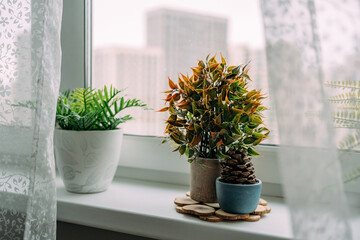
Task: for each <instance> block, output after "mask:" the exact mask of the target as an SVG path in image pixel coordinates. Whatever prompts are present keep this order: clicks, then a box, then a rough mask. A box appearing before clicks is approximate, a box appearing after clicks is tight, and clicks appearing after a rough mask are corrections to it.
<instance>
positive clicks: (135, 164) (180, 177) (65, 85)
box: [61, 0, 360, 196]
mask: <svg viewBox="0 0 360 240" xmlns="http://www.w3.org/2000/svg"><path fill="white" fill-rule="evenodd" d="M74 23H76V24H74ZM61 33H62V37H61V44H62V51H63V59H62V63H63V65H62V81H61V91H64V90H66V89H69V88H76V87H90V86H91V83H92V66H91V64H92V34H93V31H92V0H82V1H73V0H64V11H63V21H62V31H61ZM162 140H163V138H162V137H156V136H141V135H131V134H124V138H123V143H122V151H121V157H120V160H119V164H118V169H117V173H116V176H117V177H126V178H132V179H141V180H148V181H157V182H165V183H173V184H180V185H188V184H189V172H190V170H189V168H190V167H189V163H188V162H187V161H186V159H185V157H180V156H179V154H178V153H177V152H172V148H171V146H170V145H169V144H161V141H162ZM154 149H156V151H154ZM258 150H259V152H260V153H261V154H262V156H261V157H257V158H254V160H253V161H254V165H255V169H256V173H257V176H258V177H259V178H260V179H261V180H262V182H263V184H264V187H263V194H265V195H272V196H283V193H282V179H281V166H280V163H279V161H278V151H279V146H277V145H271V144H260V145H259V146H258ZM351 155H352V157H351V159H350V161H349V162H348V163H347V164H345V165H348V166H349V164H350V165H351V164H355V163H356V160H357V159H360V152H352V153H351ZM345 167H346V166H345ZM345 189H346V190H347V191H348V192H353V193H356V194H358V193H360V184H348V185H346V186H345Z"/></svg>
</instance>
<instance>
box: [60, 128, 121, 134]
mask: <svg viewBox="0 0 360 240" xmlns="http://www.w3.org/2000/svg"><path fill="white" fill-rule="evenodd" d="M55 131H64V132H81V133H84V132H88V133H90V132H93V133H96V132H117V131H118V132H122V131H123V129H122V128H115V129H111V130H68V129H62V128H59V127H55Z"/></svg>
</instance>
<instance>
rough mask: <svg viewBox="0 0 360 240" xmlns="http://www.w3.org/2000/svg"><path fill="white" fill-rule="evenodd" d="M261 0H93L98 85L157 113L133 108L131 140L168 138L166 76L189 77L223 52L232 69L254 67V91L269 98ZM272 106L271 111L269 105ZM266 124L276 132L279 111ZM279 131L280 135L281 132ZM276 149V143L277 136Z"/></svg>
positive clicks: (95, 80)
mask: <svg viewBox="0 0 360 240" xmlns="http://www.w3.org/2000/svg"><path fill="white" fill-rule="evenodd" d="M261 21H262V19H261V15H260V6H259V1H253V0H243V1H233V0H226V1H216V0H214V1H204V0H197V1H191V0H187V1H166V0H159V1H147V0H134V1H131V2H126V4H124V2H123V1H117V0H93V78H92V81H93V86H94V87H98V88H100V87H103V86H104V85H105V84H106V85H110V84H112V85H113V86H115V87H116V88H118V89H126V93H127V94H128V95H129V96H131V97H136V98H140V99H142V100H143V101H144V102H145V103H147V104H148V105H149V107H151V108H152V109H153V110H149V111H142V110H132V112H131V114H133V115H134V117H135V120H132V121H129V122H128V123H126V124H125V126H124V127H123V128H124V131H125V133H128V134H136V135H152V136H162V135H163V132H164V120H165V118H166V116H167V113H158V112H156V110H158V109H161V108H163V105H164V101H163V100H162V99H163V98H164V97H165V96H164V94H161V92H163V91H166V90H168V86H167V82H168V81H167V77H168V76H169V77H170V78H171V79H173V80H175V81H177V77H178V74H179V73H180V72H181V73H183V74H190V73H191V69H190V67H193V66H195V65H197V60H198V59H204V58H205V57H206V56H207V55H208V54H209V53H211V54H215V53H216V54H217V55H218V57H220V56H219V55H220V53H221V54H222V55H223V56H224V57H226V59H227V61H228V64H230V65H239V64H246V63H247V62H250V66H251V73H250V77H252V79H253V85H254V86H253V87H256V88H262V89H263V90H264V92H265V93H267V92H268V83H267V72H266V62H265V61H266V60H265V49H264V37H263V29H262V22H261ZM264 104H265V105H267V106H271V102H270V99H267V100H265V102H264ZM266 117H267V118H266V120H265V121H266V122H267V124H268V125H269V127H270V128H271V129H276V126H275V122H276V121H275V115H274V111H268V112H267V116H266ZM275 132H276V131H273V133H275ZM269 142H270V143H277V142H278V141H277V138H276V135H273V136H271V138H270V141H269Z"/></svg>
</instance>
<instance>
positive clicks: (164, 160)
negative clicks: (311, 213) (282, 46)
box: [61, 0, 359, 195]
mask: <svg viewBox="0 0 360 240" xmlns="http://www.w3.org/2000/svg"><path fill="white" fill-rule="evenodd" d="M81 2H82V3H81ZM90 2H91V1H90V0H89V1H88V0H84V1H71V0H65V1H64V6H65V7H66V9H68V11H66V12H64V14H66V15H65V16H64V17H63V25H62V31H63V32H65V34H62V35H63V37H62V50H63V64H62V65H63V71H62V83H61V84H62V87H61V89H62V90H66V89H68V88H74V87H84V86H89V85H86V84H85V82H87V81H85V80H84V79H85V78H86V77H85V75H86V74H85V73H86V72H87V70H86V65H88V66H90V65H89V62H90V61H89V57H88V56H87V54H86V51H85V49H86V45H87V44H89V43H91V38H88V37H89V36H87V35H89V33H90V32H91V31H84V30H91V29H88V28H87V26H86V24H85V23H86V20H85V17H86V16H87V17H89V16H91V15H90V13H89V12H90V11H88V8H90V7H91V4H89V5H87V6H86V5H85V9H86V11H84V3H90ZM132 2H134V4H133V5H132V4H131V5H130V3H129V2H126V1H115V0H113V1H111V0H103V1H100V0H93V5H92V8H93V14H92V22H93V27H92V31H93V49H92V50H93V55H94V57H93V59H92V60H93V65H92V66H93V69H92V71H93V74H92V79H93V86H95V87H97V84H98V86H101V84H104V83H101V82H100V81H98V80H100V79H101V81H103V80H106V79H107V80H109V79H110V76H111V75H110V73H111V74H113V73H114V72H115V71H116V72H117V73H119V72H120V73H121V69H119V68H117V66H113V67H112V68H110V66H109V68H108V70H107V72H106V71H105V72H106V74H107V75H106V77H104V78H98V77H97V76H99V75H96V71H99V67H100V65H99V61H101V60H100V58H99V56H98V55H97V54H96V52H97V51H99V52H101V51H104V52H105V50H104V49H106V48H107V47H109V46H115V45H120V47H118V48H119V49H120V50H121V51H123V52H124V53H123V55H122V56H118V61H119V62H120V61H123V62H126V64H128V65H127V66H130V67H129V68H131V69H130V70H132V72H134V70H133V69H135V71H136V72H138V71H139V69H145V70H144V71H147V72H150V70H153V69H157V68H158V66H160V64H164V62H162V63H161V61H163V60H161V59H157V60H156V58H154V57H153V56H158V58H163V57H164V56H162V54H164V53H162V50H159V49H156V47H154V48H153V47H152V48H148V47H147V45H146V44H147V40H146V36H147V31H146V29H147V27H146V19H147V18H146V12H156V11H155V10H156V9H159V8H160V9H163V10H162V11H165V10H166V9H167V10H168V11H170V10H171V11H172V12H182V13H184V12H190V13H193V14H195V15H201V16H204V15H205V16H209V15H211V16H214V17H215V18H217V19H224V18H226V19H228V20H227V21H226V23H227V37H226V39H227V41H228V43H229V44H230V43H231V44H233V45H235V46H234V48H232V50H226V51H224V50H221V48H220V47H214V48H215V50H207V51H206V52H205V53H201V54H197V55H196V56H193V57H191V59H190V60H188V61H189V62H187V63H186V64H184V65H183V67H184V68H185V69H184V70H183V69H181V67H179V68H176V72H175V75H176V73H177V72H182V73H185V72H186V69H189V67H191V66H193V65H194V64H196V59H198V58H200V57H202V58H204V57H205V56H206V55H207V52H214V51H217V52H219V51H220V50H221V51H222V53H223V54H224V56H227V58H228V60H229V61H232V59H235V61H236V63H245V62H247V61H249V60H251V64H252V71H253V72H252V74H251V75H250V76H252V78H253V80H254V85H255V87H261V88H263V89H264V91H265V92H268V89H267V83H266V81H263V83H262V84H263V85H260V83H259V82H258V79H264V78H265V77H266V75H265V74H264V73H265V72H266V71H264V72H262V71H261V72H260V71H259V70H257V68H258V69H262V68H265V67H266V62H265V58H264V42H263V39H264V37H263V36H262V32H263V30H262V20H261V14H260V9H259V2H258V1H252V0H243V1H230V0H226V1H221V2H220V1H207V2H206V4H203V3H201V1H200V0H199V1H193V2H191V1H176V2H175V1H162V0H158V1H146V0H144V1H140V0H136V1H135V0H134V1H132ZM125 3H126V4H125ZM155 3H156V5H155ZM170 4H173V5H170ZM186 4H187V5H186ZM70 5H71V6H70ZM219 5H220V6H219ZM211 7H212V8H211ZM164 9H165V10H164ZM234 9H235V10H236V11H235V13H234V11H233V10H234ZM70 10H71V11H70ZM227 10H228V11H227ZM85 13H86V14H85ZM232 13H234V14H232ZM249 13H251V14H249ZM159 14H160V13H159ZM232 15H234V17H232ZM101 16H103V19H100V17H101ZM117 16H119V17H122V19H117V18H116V17H117ZM132 16H134V18H131V17H132ZM90 18H91V17H90ZM167 20H169V19H167ZM169 21H170V20H169ZM176 21H179V20H178V19H177V18H175V19H172V20H171V23H172V24H173V22H176ZM74 22H76V23H78V24H73V23H74ZM130 22H132V24H129V23H130ZM184 22H185V23H186V24H187V25H186V26H187V27H189V28H191V27H192V25H191V24H190V23H189V22H187V21H184ZM120 23H124V24H120ZM169 28H170V27H169ZM99 29H100V30H101V32H99V34H97V32H98V31H100V30H99ZM168 30H169V32H170V31H171V29H168ZM84 32H85V35H84V34H83V33H84ZM234 32H235V33H236V34H235V33H234ZM239 32H240V33H239ZM86 34H87V35H86ZM234 34H235V35H234ZM185 36H187V35H185ZM236 36H238V37H239V36H240V37H239V38H236ZM99 37H101V38H102V39H103V40H100V39H99ZM170 37H172V39H171V41H173V42H174V43H176V44H178V46H179V48H180V49H182V50H183V52H185V50H184V47H183V46H184V45H180V40H179V39H180V38H179V37H178V36H170ZM234 39H235V40H234ZM101 41H102V43H101ZM190 43H191V44H190ZM193 44H194V43H193V42H189V44H188V45H190V46H191V45H193ZM185 49H186V48H185ZM234 49H235V50H234ZM236 49H238V50H236ZM239 49H240V50H239ZM175 50H177V49H175ZM175 50H171V51H175ZM177 51H179V50H177ZM109 52H111V51H109ZM187 52H190V53H191V52H192V51H191V49H190V50H187ZM129 53H132V54H133V55H132V56H133V57H132V58H131V59H128V61H126V60H122V58H124V56H125V55H126V54H129ZM140 53H141V54H142V56H143V57H141V58H140V57H138V56H137V55H136V54H138V55H140ZM230 53H231V54H233V58H232V57H231V56H230ZM226 54H229V55H226ZM254 56H255V57H254ZM140 59H141V60H140ZM154 59H155V60H154ZM194 59H195V62H194ZM238 59H240V60H238ZM258 59H262V60H258ZM157 61H158V62H159V63H157ZM174 61H175V60H174ZM183 61H184V62H185V61H187V60H183ZM113 64H114V63H113ZM255 66H256V67H255ZM162 68H163V71H164V72H165V70H166V69H164V66H163V67H162ZM97 69H98V70H97ZM114 69H115V70H114ZM123 69H124V68H123ZM160 69H161V68H160ZM122 71H129V69H125V70H122ZM256 71H259V73H256ZM260 73H261V74H260ZM104 74H105V73H104ZM123 74H124V73H123ZM128 74H130V73H128ZM152 74H154V75H155V74H156V72H155V73H152ZM162 74H164V75H163V77H158V76H156V75H155V76H153V75H151V76H150V77H149V78H146V79H157V80H159V81H157V82H156V84H159V83H161V84H163V83H164V85H163V88H167V77H166V76H167V75H171V74H169V73H168V74H167V73H166V72H165V73H162ZM166 74H167V75H166ZM262 74H263V76H264V78H261V77H258V76H261V75H262ZM124 75H125V74H124ZM139 75H140V76H145V75H146V74H144V73H139ZM89 76H91V74H89ZM119 79H120V77H119V78H116V81H117V80H119ZM114 81H115V80H114ZM110 83H112V82H111V81H110ZM107 84H109V82H107ZM113 84H114V83H113ZM117 84H123V85H119V86H117V87H119V88H126V87H127V88H128V89H127V90H126V93H127V94H128V95H129V96H131V97H138V98H141V99H143V100H144V101H145V102H147V103H148V105H149V106H151V107H152V108H154V111H148V112H146V113H144V115H141V113H142V111H139V112H138V113H135V114H134V115H135V117H137V120H134V121H132V122H130V123H129V125H128V126H127V127H126V129H125V132H126V133H128V134H126V135H125V136H124V142H123V151H122V154H121V159H120V162H119V165H120V166H121V167H119V168H118V173H119V175H120V176H125V177H133V178H143V179H150V180H156V181H165V182H173V183H181V184H186V183H187V181H188V172H189V169H188V168H189V165H188V163H187V162H186V159H179V154H178V153H172V152H171V150H172V149H171V147H170V146H169V145H168V144H163V145H161V144H160V142H161V139H160V138H158V137H154V136H161V135H162V134H163V125H162V122H161V118H160V120H159V121H153V125H151V121H147V120H146V116H147V117H148V119H150V118H151V117H155V116H159V113H157V112H155V110H156V109H158V108H159V106H160V107H161V106H163V105H162V104H163V102H162V101H161V99H162V98H163V97H164V96H163V95H161V94H160V93H159V92H160V91H161V90H156V91H154V92H152V91H153V90H154V89H155V88H160V87H159V86H154V84H150V82H149V81H148V82H147V83H144V81H138V82H135V81H130V84H128V83H126V82H125V81H122V82H120V81H118V83H117ZM136 84H138V86H139V87H142V88H141V90H139V91H142V92H137V90H138V89H137V88H134V86H135V85H136ZM146 84H147V85H146ZM114 85H115V84H114ZM115 86H116V85H115ZM101 87H102V86H101ZM148 88H150V89H152V90H151V91H150V90H148ZM132 89H135V91H133V90H132ZM147 93H152V97H151V99H146V97H147V96H146V94H147ZM156 101H157V102H156ZM268 101H269V102H268V103H266V104H267V105H268V106H270V108H273V107H272V104H271V96H269V100H268ZM156 104H158V105H156ZM131 114H133V113H131ZM268 114H275V110H274V109H272V110H271V111H268ZM266 120H267V123H268V125H269V128H270V129H271V130H272V131H273V133H274V132H276V129H277V127H276V125H275V124H274V123H275V116H274V115H273V116H269V115H268V116H267V119H266ZM266 120H265V121H266ZM129 134H130V135H129ZM134 134H138V135H134ZM268 143H278V141H277V138H276V136H274V135H273V136H272V138H271V139H270V141H269V142H268ZM258 150H259V152H261V153H262V155H263V157H260V158H256V159H254V164H255V167H256V172H257V175H259V176H261V179H262V180H263V182H264V183H275V184H281V179H280V172H279V171H280V170H279V169H280V166H279V164H278V162H277V147H274V146H271V145H262V146H259V148H258ZM347 156H348V160H347V161H346V162H344V164H345V166H344V167H343V169H348V168H349V167H350V168H351V166H357V165H358V164H357V162H358V161H357V160H358V159H359V152H356V151H353V152H350V153H349V154H347ZM273 186H275V185H271V186H270V187H269V188H264V190H266V189H267V190H269V191H268V192H270V193H271V194H280V195H281V193H279V191H280V187H279V186H278V187H277V188H276V189H275V190H274V188H273ZM346 188H347V189H350V190H351V191H355V192H359V189H358V187H357V186H356V185H354V184H352V185H351V184H349V185H346Z"/></svg>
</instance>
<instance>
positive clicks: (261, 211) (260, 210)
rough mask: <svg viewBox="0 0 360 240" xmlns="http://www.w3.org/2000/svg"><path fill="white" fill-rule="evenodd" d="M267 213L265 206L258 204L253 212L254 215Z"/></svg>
mask: <svg viewBox="0 0 360 240" xmlns="http://www.w3.org/2000/svg"><path fill="white" fill-rule="evenodd" d="M265 213H267V211H266V208H265V206H262V205H258V206H257V208H256V209H255V211H254V212H252V213H251V214H252V215H264V214H265Z"/></svg>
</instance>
